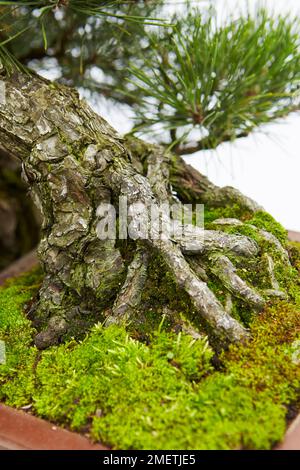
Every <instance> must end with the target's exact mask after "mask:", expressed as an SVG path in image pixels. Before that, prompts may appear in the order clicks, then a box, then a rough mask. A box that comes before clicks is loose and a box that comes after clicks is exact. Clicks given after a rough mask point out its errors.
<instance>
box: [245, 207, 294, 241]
mask: <svg viewBox="0 0 300 470" xmlns="http://www.w3.org/2000/svg"><path fill="white" fill-rule="evenodd" d="M248 223H249V224H252V225H255V226H256V227H258V228H261V229H263V230H266V231H267V232H270V233H272V234H273V235H275V237H276V238H277V239H278V240H279V241H280V242H281V243H282V244H283V245H285V244H286V242H287V231H286V230H285V228H283V227H282V225H281V224H280V223H279V222H277V221H276V220H275V219H274V218H273V217H272V216H271V215H270V214H268V213H267V212H264V211H259V212H256V213H255V214H254V216H253V217H252V218H251V219H250V220H249V221H248Z"/></svg>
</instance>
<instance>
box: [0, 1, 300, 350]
mask: <svg viewBox="0 0 300 470" xmlns="http://www.w3.org/2000/svg"><path fill="white" fill-rule="evenodd" d="M163 3H164V2H147V1H145V2H143V1H132V2H121V1H109V2H108V1H103V2H101V1H94V0H89V1H85V2H82V1H81V0H69V1H67V0H66V1H56V2H54V1H49V0H48V1H47V0H42V1H35V2H28V1H15V2H1V1H0V6H1V41H2V42H1V86H2V90H3V99H2V100H1V103H0V148H1V151H2V153H3V156H4V157H5V159H6V161H8V160H10V159H14V160H15V159H18V160H19V161H20V162H21V164H22V178H23V180H24V181H25V182H26V184H27V186H28V190H29V194H30V196H31V197H32V200H33V201H34V202H35V204H36V205H37V207H38V208H39V210H40V213H41V215H42V225H41V240H40V244H39V250H38V252H39V257H40V261H41V264H42V267H43V270H44V273H45V276H44V281H43V284H42V287H41V289H40V292H39V297H38V298H37V299H36V301H35V303H34V304H33V305H32V306H31V308H30V310H29V312H28V315H29V316H30V318H31V319H32V321H33V322H34V325H35V326H36V328H37V331H38V333H37V336H36V338H35V342H36V345H37V346H38V347H39V348H46V347H48V346H49V345H52V344H55V343H57V342H58V341H60V340H62V339H63V338H64V337H66V336H68V335H69V336H70V335H80V334H83V333H84V332H85V331H86V330H87V328H88V327H89V326H90V325H91V324H93V323H94V322H95V321H99V320H101V321H105V322H106V323H107V324H110V323H119V322H127V324H131V325H136V328H137V329H139V328H140V327H141V325H142V324H143V323H144V322H150V321H151V319H150V317H149V316H148V315H147V311H148V310H151V305H152V306H153V305H154V306H155V305H156V306H157V314H159V313H163V314H165V315H166V316H168V319H169V322H170V325H171V327H174V328H178V327H180V328H182V329H186V330H187V331H189V332H190V333H191V334H192V335H197V334H198V332H199V331H206V332H207V333H208V334H209V337H210V338H211V341H212V342H215V344H218V345H219V344H226V343H228V342H238V341H242V340H245V339H247V338H248V337H249V336H250V332H249V330H248V328H247V326H248V324H249V318H250V317H251V315H252V314H255V313H259V312H260V311H261V310H262V309H263V308H264V305H265V304H266V302H269V301H276V299H278V298H285V297H287V296H288V295H292V294H291V293H290V290H289V280H290V279H291V273H292V272H293V271H292V267H291V264H290V260H289V255H288V253H287V251H286V247H285V231H284V230H283V229H282V228H281V227H280V225H279V224H277V223H276V222H275V221H274V220H273V219H272V217H271V216H269V215H268V214H265V213H264V211H263V209H262V208H261V207H260V206H259V205H258V204H257V203H255V202H254V201H252V200H250V199H249V198H247V197H246V196H244V195H243V194H241V193H240V192H239V191H237V190H235V189H234V188H230V187H226V188H218V187H216V186H215V185H214V184H212V183H211V182H210V181H209V180H208V179H207V178H206V177H205V176H204V175H202V174H200V173H198V172H197V171H196V170H194V169H193V168H191V167H190V166H189V165H187V164H186V163H185V161H184V160H183V159H182V158H181V156H182V155H184V154H190V153H193V152H195V151H198V150H202V149H207V148H215V147H217V146H218V145H219V144H221V143H222V142H225V141H231V140H234V139H236V138H239V137H244V136H247V135H248V134H249V133H250V132H252V131H253V130H254V129H255V128H257V127H259V126H260V125H262V124H264V123H267V122H270V121H273V120H274V119H277V118H281V117H283V116H286V115H287V114H288V113H290V112H292V111H294V110H295V109H297V107H298V102H297V92H298V89H299V78H300V65H299V40H298V30H297V24H296V22H295V21H294V20H292V19H289V18H281V17H279V18H272V17H269V16H268V15H267V13H266V12H264V11H261V12H259V13H258V14H257V16H256V17H252V16H246V17H244V18H241V19H240V20H238V21H234V20H228V22H227V23H226V24H224V25H223V26H218V25H217V23H216V21H215V18H214V16H213V14H212V12H211V11H209V12H206V13H200V12H197V11H188V13H187V14H186V15H185V16H184V17H176V16H175V17H173V18H172V20H171V22H170V23H167V22H166V21H163V20H161V19H160V12H161V7H162V6H163ZM41 69H48V70H49V69H52V70H54V71H55V73H56V74H57V79H56V80H55V81H49V80H47V79H45V78H43V77H42V76H41V75H39V74H38V73H36V71H39V70H41ZM74 87H75V88H74ZM76 87H77V88H78V87H84V88H86V89H89V90H90V93H91V94H93V98H94V99H97V97H99V96H100V95H102V96H105V97H106V98H107V99H109V100H112V101H114V106H116V105H117V106H118V105H121V104H126V105H127V106H129V107H131V109H132V111H133V112H134V114H135V117H136V126H135V129H134V131H133V132H132V133H131V134H130V135H127V136H125V137H120V136H119V135H118V134H117V133H116V132H115V131H114V129H112V128H111V126H110V125H109V124H108V123H107V122H106V121H105V120H104V119H102V118H101V116H99V115H98V114H97V113H95V112H94V111H93V110H92V109H91V108H90V106H89V105H88V104H87V103H86V102H85V101H84V100H81V99H80V97H79V94H78V92H77V91H76ZM141 133H146V134H147V136H149V137H148V138H147V139H146V141H145V140H141V139H140V138H138V137H141ZM195 136H196V139H195ZM147 140H149V141H150V142H151V143H149V142H147ZM199 158H201V157H199ZM119 198H126V199H127V203H128V206H130V207H136V204H137V203H142V204H144V206H146V207H150V206H151V207H152V208H154V209H155V210H157V212H159V211H160V207H161V204H163V203H169V204H172V202H176V204H177V205H183V204H192V205H195V204H204V205H205V220H206V225H205V230H204V232H203V229H202V228H195V229H194V230H191V227H190V226H189V227H183V228H184V233H185V236H184V237H183V236H182V234H181V233H180V231H178V233H177V232H176V230H175V232H174V233H173V234H172V235H168V234H167V235H166V234H165V236H164V237H157V236H149V237H147V238H143V237H140V238H138V237H137V236H135V235H136V234H137V232H135V231H134V230H135V229H133V236H132V239H131V240H122V239H121V240H119V239H116V240H114V239H109V238H108V239H102V238H101V237H99V232H98V228H97V227H98V222H99V217H98V216H99V212H98V207H99V206H100V205H101V204H102V205H105V204H114V205H116V203H117V201H118V200H119ZM117 215H119V213H117ZM131 216H133V217H134V213H133V214H131ZM129 219H130V216H129ZM119 224H120V220H119ZM178 226H180V227H181V226H182V220H181V219H180V220H178ZM203 235H204V236H203ZM191 246H192V249H191ZM171 287H172V292H171V293H170V288H171ZM183 304H184V305H183ZM196 330H197V331H196Z"/></svg>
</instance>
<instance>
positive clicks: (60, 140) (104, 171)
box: [0, 70, 264, 348]
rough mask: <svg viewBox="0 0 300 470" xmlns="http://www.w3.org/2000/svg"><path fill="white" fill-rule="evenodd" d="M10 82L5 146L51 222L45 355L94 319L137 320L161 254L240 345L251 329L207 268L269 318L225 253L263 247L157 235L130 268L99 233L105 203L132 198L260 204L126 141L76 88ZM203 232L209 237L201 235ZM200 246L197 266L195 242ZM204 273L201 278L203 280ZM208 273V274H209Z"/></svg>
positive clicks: (45, 259) (39, 321)
mask: <svg viewBox="0 0 300 470" xmlns="http://www.w3.org/2000/svg"><path fill="white" fill-rule="evenodd" d="M1 78H2V80H3V81H4V83H5V88H6V101H5V103H2V104H0V147H1V148H3V149H5V150H6V151H7V152H9V153H10V154H14V155H17V156H18V157H19V158H20V159H21V161H22V167H23V177H24V179H25V180H26V182H27V184H28V186H29V187H30V194H31V197H32V198H33V200H34V201H35V203H36V204H37V206H38V207H39V208H40V211H41V213H42V218H43V220H42V231H41V242H40V246H39V257H40V260H41V262H42V265H43V268H44V271H45V278H44V282H43V285H42V287H41V289H40V294H39V299H38V300H37V302H36V303H35V305H34V306H33V307H32V309H31V312H29V315H30V317H31V318H32V319H33V321H34V324H35V326H36V327H37V328H38V330H39V333H38V334H37V336H36V339H35V342H36V345H37V346H38V347H39V348H45V347H47V346H49V345H50V344H54V343H56V342H57V341H59V340H60V339H61V338H62V337H63V336H64V335H65V334H66V333H68V334H77V333H78V331H85V329H86V328H87V327H88V326H89V325H90V324H92V323H93V322H95V321H97V320H99V319H102V320H103V319H104V318H105V317H104V316H103V312H105V311H106V312H107V311H108V309H109V312H110V313H109V315H108V316H107V317H106V321H107V323H111V322H119V321H123V320H128V319H129V318H130V316H131V315H134V314H135V313H136V311H137V307H138V305H139V303H140V300H141V293H142V291H143V288H144V285H145V282H146V279H147V263H148V262H149V259H151V258H152V257H153V256H157V255H159V256H161V257H162V259H163V260H164V263H165V265H166V267H167V269H168V270H169V272H170V273H171V275H172V276H173V278H174V280H175V282H176V283H177V285H178V286H180V287H181V288H182V289H183V290H184V291H185V292H186V293H187V295H188V296H189V298H190V300H191V302H192V304H193V306H194V308H195V309H196V311H197V312H198V314H199V315H200V316H201V317H202V318H203V319H204V320H205V322H206V324H207V325H209V327H210V331H212V332H213V334H214V335H215V336H217V337H218V338H219V339H220V340H221V341H222V342H224V341H225V342H226V341H240V340H242V339H245V338H247V337H248V332H247V330H246V329H245V328H244V327H243V326H242V325H241V324H240V323H239V322H238V321H237V320H235V319H234V318H232V317H231V316H230V313H229V309H228V308H227V309H226V307H224V306H223V305H222V304H221V303H220V301H219V300H218V299H217V298H216V296H215V295H214V294H213V292H212V291H211V290H210V289H209V287H208V285H207V282H206V280H205V276H206V271H207V266H212V265H213V266H214V268H213V269H211V271H212V272H214V274H216V275H217V276H218V277H219V279H220V280H221V282H223V283H224V285H225V286H226V289H227V290H228V292H230V293H231V294H232V295H235V296H237V297H240V298H242V299H243V300H244V301H245V302H247V303H249V304H250V305H251V306H252V307H254V308H256V309H260V308H261V307H262V306H263V304H264V300H263V298H262V297H261V296H260V295H259V294H258V293H257V292H256V291H255V290H254V289H252V288H251V287H250V286H248V285H247V284H246V283H245V282H244V281H242V280H241V279H240V278H239V276H238V275H237V274H236V272H235V268H234V266H233V264H232V263H231V261H230V260H229V259H228V258H227V257H226V256H222V253H223V252H224V251H225V252H226V253H228V252H230V253H232V254H234V256H238V257H243V256H245V257H247V256H248V257H251V256H255V255H256V254H257V251H258V247H257V245H256V244H255V242H253V241H252V240H250V239H249V238H247V237H242V236H229V235H226V234H224V233H222V232H219V231H208V232H205V233H204V238H203V237H202V238H203V240H204V241H201V240H200V232H199V239H198V237H197V235H195V234H193V235H191V237H190V240H188V244H187V245H186V240H185V241H183V240H181V239H180V237H179V238H178V239H176V237H175V238H170V237H165V238H163V239H161V238H159V237H158V238H157V237H152V238H151V237H150V238H148V239H146V240H139V241H138V242H137V243H136V249H135V253H133V257H132V259H131V260H129V261H128V260H126V257H124V256H122V250H120V247H119V245H118V244H117V243H116V242H115V241H114V240H104V241H103V240H100V239H99V238H98V236H97V230H96V228H97V217H96V211H97V207H98V206H99V204H100V203H110V202H113V201H115V200H116V199H117V198H118V197H119V196H126V197H127V200H128V204H129V205H131V204H133V203H136V202H139V203H140V202H142V203H144V204H145V205H146V206H147V207H149V206H150V205H154V206H158V205H159V204H160V203H161V202H165V201H170V200H172V199H173V197H174V191H175V192H176V193H177V194H176V200H178V199H179V200H181V202H189V198H191V199H192V200H193V201H195V197H196V199H197V198H198V196H199V202H207V203H208V204H210V205H216V206H218V205H222V204H223V203H224V200H226V202H228V201H230V200H232V201H235V202H236V201H238V202H239V203H240V204H241V205H244V206H245V207H247V208H248V209H249V210H251V211H255V210H257V209H258V206H257V205H256V204H255V203H254V202H253V201H251V200H249V199H247V198H245V197H244V196H243V195H241V194H240V193H239V192H237V191H236V190H234V189H233V188H225V189H220V188H217V187H215V186H214V185H212V184H211V183H210V182H209V181H208V180H207V178H205V177H203V176H201V175H200V174H199V173H198V172H196V171H193V170H191V168H190V167H188V166H186V164H185V163H184V162H183V161H182V160H180V159H178V158H177V159H176V160H174V157H173V156H172V155H171V154H169V153H168V152H166V151H165V150H164V149H163V148H161V147H158V146H154V145H149V144H146V143H143V142H141V141H138V140H136V139H126V140H124V139H122V138H121V137H120V136H118V135H117V134H116V132H115V131H114V130H113V129H112V128H111V127H110V126H109V125H108V124H107V122H105V121H104V120H103V119H102V118H101V117H100V116H98V115H97V114H95V113H94V112H93V111H92V110H91V109H90V108H89V106H88V105H87V104H86V103H85V102H83V101H81V100H80V99H79V97H78V94H77V92H76V91H74V90H72V89H69V88H66V87H62V86H60V85H56V84H55V83H50V82H48V81H46V80H44V79H42V78H40V77H39V76H36V75H25V74H21V73H15V74H14V75H12V76H9V75H6V74H5V72H4V70H3V73H2V77H1ZM202 235H203V234H202ZM191 244H192V245H193V248H195V245H197V250H193V252H194V254H197V255H199V254H200V255H201V256H200V257H198V259H197V261H195V260H194V261H193V262H194V267H193V263H192V262H190V258H191V253H190V245H191ZM201 273H202V274H201ZM203 273H204V274H203Z"/></svg>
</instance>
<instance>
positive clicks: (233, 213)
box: [204, 204, 251, 229]
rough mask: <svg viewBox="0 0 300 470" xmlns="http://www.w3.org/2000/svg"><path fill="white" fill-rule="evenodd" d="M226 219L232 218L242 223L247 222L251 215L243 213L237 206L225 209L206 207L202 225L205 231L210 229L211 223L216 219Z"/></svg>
mask: <svg viewBox="0 0 300 470" xmlns="http://www.w3.org/2000/svg"><path fill="white" fill-rule="evenodd" d="M220 218H222V219H226V218H229V219H231V218H234V219H240V220H242V221H246V220H249V219H250V218H251V213H250V212H248V211H245V209H244V208H243V207H241V206H239V205H238V204H230V205H228V206H226V207H223V206H222V207H214V208H211V207H207V206H205V209H204V223H205V227H206V228H207V229H209V228H210V224H211V222H213V221H214V220H216V219H220ZM214 228H215V227H214Z"/></svg>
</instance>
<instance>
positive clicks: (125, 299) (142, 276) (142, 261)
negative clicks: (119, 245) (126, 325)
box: [105, 247, 150, 325]
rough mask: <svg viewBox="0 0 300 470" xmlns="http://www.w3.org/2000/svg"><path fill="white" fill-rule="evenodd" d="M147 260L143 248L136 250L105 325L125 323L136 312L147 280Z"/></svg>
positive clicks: (146, 254) (147, 254)
mask: <svg viewBox="0 0 300 470" xmlns="http://www.w3.org/2000/svg"><path fill="white" fill-rule="evenodd" d="M149 259H150V253H149V252H148V251H146V250H145V248H144V247H142V248H138V249H137V251H136V253H135V255H134V258H133V260H132V262H131V263H130V265H129V267H128V271H127V276H126V280H125V282H124V284H123V287H122V289H121V290H120V292H119V295H118V296H117V298H116V300H115V303H114V306H113V309H112V315H110V316H109V317H108V318H107V319H106V321H105V324H106V325H110V324H112V323H120V322H121V321H127V320H128V319H129V318H130V316H131V315H132V314H133V313H135V312H136V310H137V308H138V306H139V304H140V302H141V296H142V292H143V289H144V286H145V283H146V280H147V269H148V263H149Z"/></svg>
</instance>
